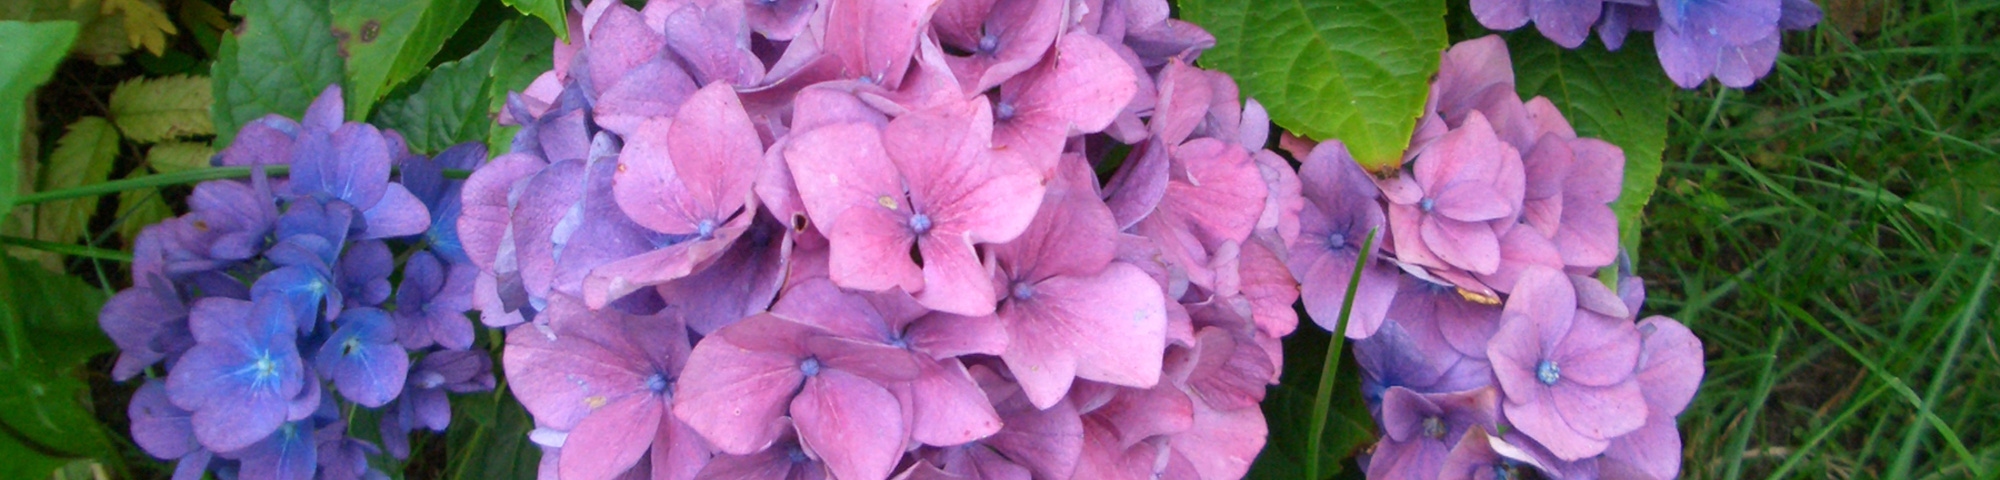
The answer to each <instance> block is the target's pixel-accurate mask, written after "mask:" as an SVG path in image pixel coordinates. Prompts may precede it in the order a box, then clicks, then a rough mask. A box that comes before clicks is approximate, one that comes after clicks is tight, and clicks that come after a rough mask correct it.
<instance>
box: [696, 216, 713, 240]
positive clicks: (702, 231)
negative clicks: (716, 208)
mask: <svg viewBox="0 0 2000 480" xmlns="http://www.w3.org/2000/svg"><path fill="white" fill-rule="evenodd" d="M694 233H695V235H700V236H701V239H702V240H707V239H710V238H715V220H714V219H708V220H702V221H701V223H700V224H698V225H695V226H694Z"/></svg>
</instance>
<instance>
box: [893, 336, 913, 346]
mask: <svg viewBox="0 0 2000 480" xmlns="http://www.w3.org/2000/svg"><path fill="white" fill-rule="evenodd" d="M889 346H891V347H896V348H902V349H908V348H910V337H907V336H903V335H894V336H890V337H889Z"/></svg>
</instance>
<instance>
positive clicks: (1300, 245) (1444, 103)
mask: <svg viewBox="0 0 2000 480" xmlns="http://www.w3.org/2000/svg"><path fill="white" fill-rule="evenodd" d="M1296 145H1298V146H1299V148H1300V149H1301V150H1304V149H1306V148H1310V150H1309V151H1306V152H1303V154H1302V155H1301V157H1302V158H1304V159H1305V160H1304V164H1303V165H1302V166H1301V167H1300V170H1299V177H1300V179H1301V180H1302V182H1303V191H1304V197H1305V199H1306V200H1307V207H1306V208H1305V209H1304V210H1303V211H1302V214H1301V217H1300V224H1301V226H1302V228H1301V233H1300V235H1299V236H1298V237H1297V240H1296V241H1295V242H1294V243H1292V244H1291V247H1290V259H1291V261H1290V263H1289V265H1290V266H1291V268H1292V271H1293V272H1294V273H1295V274H1296V275H1297V276H1298V278H1299V280H1300V282H1301V283H1302V286H1301V288H1302V290H1303V291H1304V292H1305V298H1304V302H1305V307H1306V310H1307V312H1308V313H1309V314H1311V316H1312V318H1313V319H1314V320H1315V321H1318V322H1319V323H1320V324H1321V325H1322V326H1325V327H1327V328H1329V329H1331V328H1333V325H1331V322H1330V320H1329V319H1334V318H1337V317H1336V315H1337V314H1338V312H1339V310H1340V308H1341V306H1342V304H1341V299H1340V297H1338V296H1335V295H1336V294H1335V292H1345V291H1347V290H1348V289H1349V287H1350V283H1352V285H1351V286H1352V288H1353V290H1354V292H1355V295H1354V300H1353V303H1352V306H1351V307H1350V308H1351V312H1352V313H1351V315H1352V318H1351V320H1350V323H1348V326H1347V330H1346V332H1345V333H1346V335H1347V336H1348V337H1350V338H1356V339H1358V340H1359V341H1358V342H1356V344H1355V356H1356V359H1357V360H1358V362H1359V363H1360V365H1361V367H1362V370H1363V372H1362V376H1363V380H1362V388H1363V392H1362V394H1363V398H1364V399H1366V401H1367V404H1368V407H1369V411H1370V413H1372V414H1373V415H1374V416H1375V418H1376V421H1377V423H1378V424H1379V425H1380V427H1381V428H1382V435H1381V440H1380V441H1379V442H1378V443H1376V445H1375V446H1374V447H1373V449H1372V453H1370V454H1369V455H1368V456H1367V457H1366V458H1365V459H1364V461H1363V463H1364V465H1365V468H1366V471H1367V472H1368V477H1369V478H1383V479H1431V478H1449V479H1462V478H1516V477H1517V476H1519V474H1521V473H1522V472H1525V471H1534V472H1537V473H1539V474H1540V475H1542V476H1544V477H1546V478H1618V479H1658V480H1664V479H1671V478H1674V477H1676V476H1677V475H1678V472H1679V468H1680V451H1681V449H1680V447H1681V443H1680V435H1679V433H1678V431H1677V430H1675V427H1674V417H1675V415H1678V414H1679V413H1680V411H1681V409H1683V408H1685V407H1686V406H1687V403H1688V401H1689V400H1690V399H1692V398H1693V396H1694V392H1695V388H1696V387H1697V386H1698V385H1699V384H1700V382H1701V376H1702V352H1701V342H1700V340H1699V339H1696V338H1695V337H1694V335H1693V334H1692V333H1690V332H1689V331H1688V329H1687V328H1686V327H1683V326H1681V324H1680V323H1678V322H1676V321H1674V320H1673V319H1670V318H1666V317H1658V316H1655V317H1649V318H1645V319H1643V320H1640V319H1638V318H1637V314H1638V312H1639V309H1640V304H1641V303H1642V302H1643V301H1644V298H1645V292H1644V285H1643V283H1642V282H1641V281H1640V280H1639V279H1638V278H1636V277H1633V276H1631V272H1630V269H1629V266H1627V265H1622V264H1620V265H1616V266H1615V268H1614V270H1615V271H1616V272H1617V275H1618V277H1617V278H1618V281H1617V285H1616V287H1617V288H1616V290H1613V289H1612V288H1608V287H1607V285H1605V283H1603V282H1601V281H1600V280H1599V279H1598V278H1597V274H1598V272H1600V271H1601V270H1603V269H1606V268H1608V267H1614V265H1613V264H1614V263H1617V262H1619V258H1620V255H1619V248H1618V223H1617V221H1616V218H1614V216H1613V215H1612V213H1611V211H1610V208H1609V207H1608V206H1607V205H1606V204H1607V203H1610V202H1611V201H1613V200H1615V199H1616V198H1617V197H1618V195H1619V192H1620V190H1621V183H1622V179H1623V178H1624V177H1623V175H1622V170H1623V167H1624V163H1625V158H1624V154H1623V153H1622V152H1621V151H1620V150H1619V148H1618V147H1616V146H1613V145H1611V144H1609V143H1606V142H1604V141H1601V140H1597V139H1592V138H1585V137H1578V136H1577V135H1576V132H1575V131H1574V130H1572V129H1571V128H1570V126H1569V122H1568V121H1567V120H1565V119H1564V118H1563V117H1562V114H1561V113H1560V112H1557V111H1556V110H1555V108H1554V107H1553V106H1551V104H1550V103H1549V101H1548V100H1547V99H1544V98H1540V97H1537V98H1533V99H1530V100H1527V101H1525V102H1524V101H1522V100H1521V98H1520V96H1518V95H1517V94H1516V93H1515V88H1514V78H1513V69H1512V67H1511V63H1510V62H1509V60H1508V55H1507V48H1506V45H1505V44H1504V43H1502V42H1501V41H1500V39H1499V37H1493V36H1488V37H1485V38H1480V39H1475V40H1470V41H1467V42H1464V43H1460V44H1458V45H1456V46H1454V47H1452V48H1451V49H1450V50H1448V51H1446V52H1445V53H1444V59H1443V66H1442V67H1441V69H1440V71H1439V73H1438V76H1437V79H1436V80H1435V81H1434V82H1433V83H1432V85H1431V97H1430V102H1429V105H1428V106H1427V107H1426V108H1425V116H1424V117H1423V119H1422V120H1421V121H1420V123H1419V125H1418V130H1417V133H1416V135H1415V138H1413V139H1412V142H1411V146H1410V149H1409V150H1408V153H1407V154H1406V155H1405V158H1406V164H1405V165H1404V166H1403V168H1401V169H1399V170H1396V171H1394V172H1391V174H1389V175H1387V176H1386V177H1379V178H1378V177H1371V176H1370V175H1369V174H1368V173H1367V172H1364V171H1363V170H1362V169H1361V168H1360V167H1359V166H1358V165H1357V164H1356V163H1355V162H1354V161H1353V159H1351V158H1349V157H1348V156H1347V153H1346V150H1345V149H1344V148H1343V147H1342V146H1341V145H1340V144H1339V143H1338V142H1326V143H1321V144H1318V145H1314V146H1310V147H1306V146H1305V145H1304V144H1296ZM1378 231H1379V232H1381V233H1382V236H1383V237H1385V238H1384V240H1383V241H1382V242H1380V243H1379V245H1380V246H1381V247H1380V248H1379V249H1371V250H1370V251H1362V250H1361V248H1362V247H1361V245H1366V243H1365V242H1363V238H1364V236H1365V235H1367V234H1369V233H1370V232H1378ZM1362 259H1365V260H1362ZM1357 261H1362V262H1365V263H1363V264H1362V265H1360V266H1359V269H1360V271H1361V272H1362V273H1361V275H1359V276H1351V274H1350V273H1349V272H1353V271H1355V270H1356V268H1357V266H1356V262H1357Z"/></svg>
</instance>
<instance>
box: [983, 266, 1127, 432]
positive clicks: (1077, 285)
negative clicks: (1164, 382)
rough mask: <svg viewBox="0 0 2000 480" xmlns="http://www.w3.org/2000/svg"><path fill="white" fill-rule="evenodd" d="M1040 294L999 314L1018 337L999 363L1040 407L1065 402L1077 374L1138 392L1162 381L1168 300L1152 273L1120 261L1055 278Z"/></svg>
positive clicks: (1037, 288)
mask: <svg viewBox="0 0 2000 480" xmlns="http://www.w3.org/2000/svg"><path fill="white" fill-rule="evenodd" d="M1034 289H1035V294H1034V295H1035V296H1034V297H1033V299H1032V300H1028V301H1021V302H1009V303H1008V308H1006V309H1003V310H1002V311H1001V313H1000V316H1001V318H1004V319H1007V320H1009V321H1010V322H1012V324H1011V325H1010V326H1009V329H1010V330H1011V331H1012V332H1014V334H1013V341H1012V342H1011V343H1010V344H1009V345H1008V347H1007V352H1006V353H1002V354H1001V355H1000V358H1001V359H1002V360H1004V361H1006V362H1007V366H1008V368H1009V369H1010V370H1013V371H1014V372H1015V375H1016V376H1017V377H1020V378H1021V386H1022V389H1024V390H1026V391H1027V392H1028V397H1029V398H1030V399H1031V400H1033V401H1034V403H1035V405H1036V406H1038V407H1042V408H1047V407H1048V406H1049V405H1051V404H1054V403H1055V401H1056V400H1057V399H1059V398H1061V396H1062V394H1063V392H1065V391H1067V390H1068V387H1069V383H1070V379H1069V378H1065V377H1068V376H1070V373H1071V371H1072V369H1073V371H1074V375H1075V376H1076V377H1079V378H1085V379H1090V380H1097V381H1101V382H1106V383H1113V384H1118V385H1125V386H1132V387H1141V388H1144V387H1150V386H1152V385H1153V384H1154V383H1156V382H1158V381H1159V375H1160V356H1161V354H1162V353H1163V352H1164V350H1165V348H1166V338H1165V335H1166V311H1165V307H1163V306H1162V304H1163V303H1164V301H1165V300H1164V299H1163V298H1162V297H1160V290H1159V285H1158V284H1155V283H1153V281H1152V279H1151V278H1149V277H1147V276H1146V274H1145V272H1142V271H1140V270H1139V269H1138V268H1137V267H1133V266H1131V265H1128V264H1124V263H1113V264H1111V266H1109V267H1106V268H1105V269H1104V271H1103V272H1100V273H1098V274H1097V275H1093V276H1089V277H1056V278H1051V279H1048V280H1046V281H1043V282H1042V283H1040V284H1038V285H1035V286H1034Z"/></svg>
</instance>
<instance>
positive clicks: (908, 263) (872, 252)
mask: <svg viewBox="0 0 2000 480" xmlns="http://www.w3.org/2000/svg"><path fill="white" fill-rule="evenodd" d="M885 198H887V197H885ZM890 202H894V200H890ZM905 208H907V207H905ZM905 212H906V211H905V210H891V209H887V208H877V207H876V206H874V205H863V206H859V207H857V208H850V209H847V210H846V211H845V213H843V214H842V215H841V217H840V219H839V220H837V221H835V222H834V223H833V226H832V229H831V233H830V234H828V235H827V241H828V242H829V243H830V244H831V245H830V247H831V249H832V250H831V256H830V257H828V259H829V260H830V263H829V268H831V271H830V275H831V278H832V279H833V282H834V283H836V284H839V285H840V286H843V287H847V288H853V289H857V290H867V291H882V290H888V289H890V288H902V289H903V290H905V291H910V290H921V289H922V288H923V286H924V279H925V278H924V277H925V274H926V273H928V272H927V271H925V270H921V269H919V268H918V266H917V264H916V262H914V261H912V260H911V259H910V250H911V248H910V247H911V246H912V244H913V243H915V242H916V241H917V238H916V234H915V232H912V231H911V230H910V226H909V220H908V219H909V214H908V213H905ZM968 250H969V248H968ZM926 261H927V262H935V261H944V260H942V259H940V260H929V259H926Z"/></svg>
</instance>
